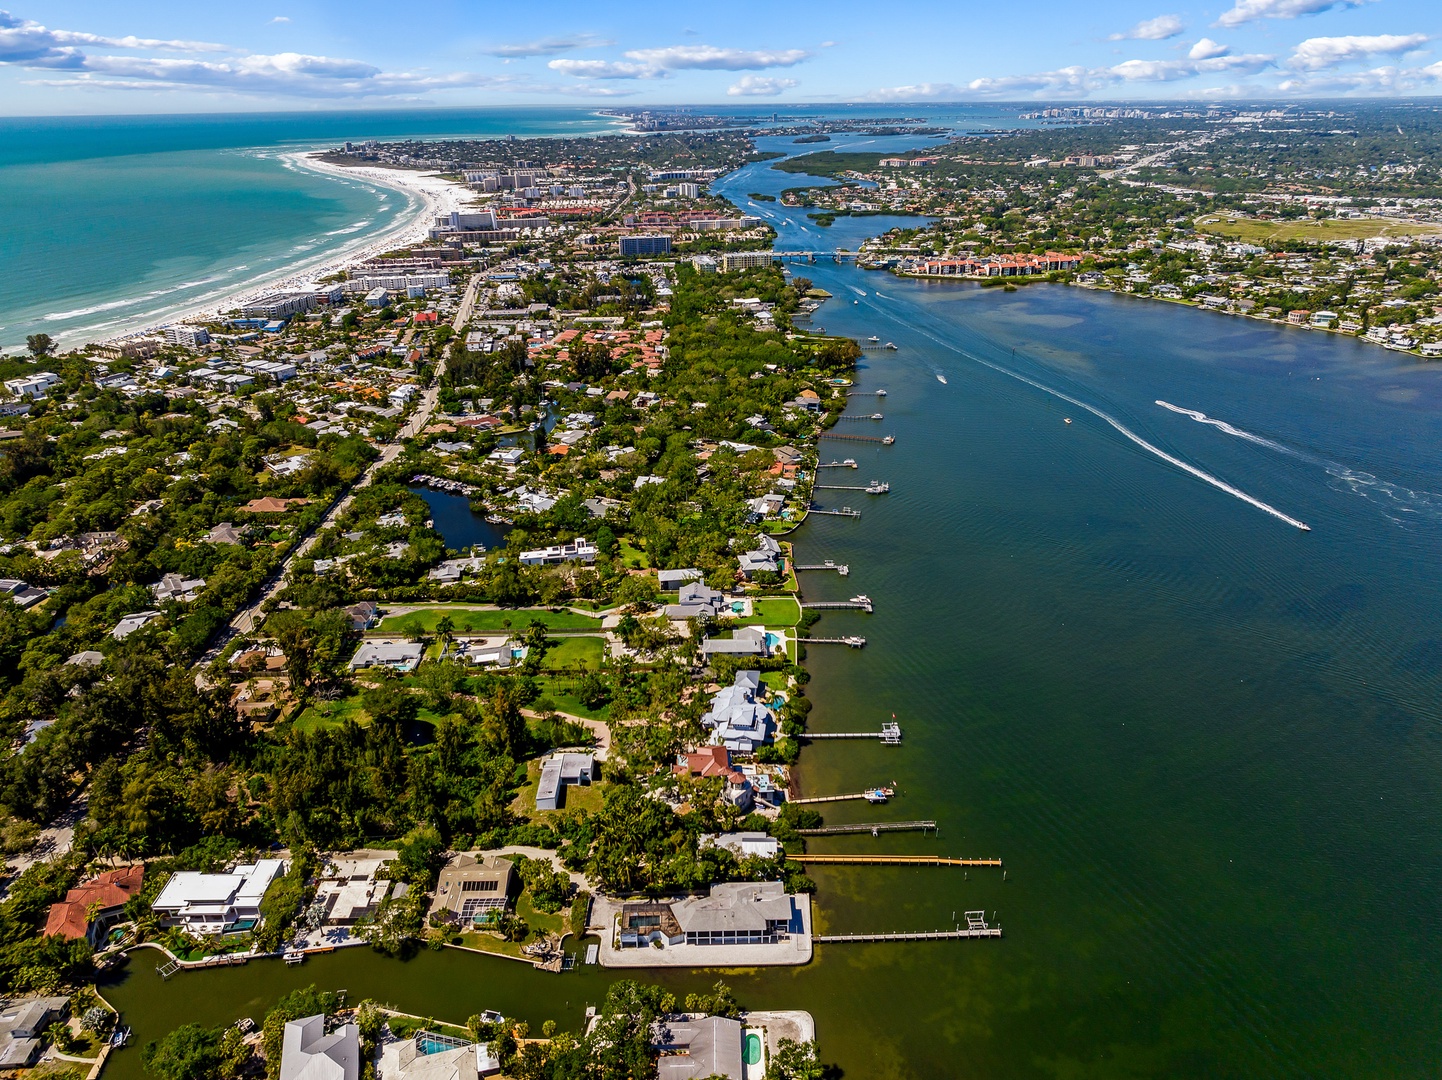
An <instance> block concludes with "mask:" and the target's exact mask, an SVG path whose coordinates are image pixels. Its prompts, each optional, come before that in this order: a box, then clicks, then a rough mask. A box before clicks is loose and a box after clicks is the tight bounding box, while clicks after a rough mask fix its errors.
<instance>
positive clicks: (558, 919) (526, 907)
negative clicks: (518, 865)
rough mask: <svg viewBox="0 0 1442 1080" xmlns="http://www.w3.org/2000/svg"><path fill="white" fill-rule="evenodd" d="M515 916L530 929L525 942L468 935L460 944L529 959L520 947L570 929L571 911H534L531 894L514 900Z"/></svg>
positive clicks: (483, 950) (463, 937)
mask: <svg viewBox="0 0 1442 1080" xmlns="http://www.w3.org/2000/svg"><path fill="white" fill-rule="evenodd" d="M515 914H516V915H517V916H518V917H519V918H521V919H522V920H524V922H525V924H526V925H527V926H529V927H530V928H531V933H530V934H528V935H527V937H526V941H502V940H501V939H500V938H498V937H496V936H495V935H493V934H484V933H469V934H462V935H461V943H462V944H464V945H465V946H466V947H467V948H471V949H480V950H481V951H482V952H488V953H496V954H498V955H500V956H516V957H522V958H525V959H529V958H528V957H525V954H523V953H522V952H521V946H522V945H524V944H526V943H527V942H530V941H535V940H536V939H537V938H539V937H541V936H543V935H544V934H545V933H548V932H549V933H553V934H564V933H565V932H566V931H567V930H569V929H570V914H571V909H570V908H569V907H567V906H563V907H562V908H561V910H560V911H558V912H556V913H555V914H554V915H547V914H545V913H544V912H540V911H537V910H536V906H535V905H534V904H533V903H531V894H530V893H528V892H523V893H521V895H520V896H519V897H518V898H517V899H516V909H515Z"/></svg>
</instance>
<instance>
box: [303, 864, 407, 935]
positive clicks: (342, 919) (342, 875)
mask: <svg viewBox="0 0 1442 1080" xmlns="http://www.w3.org/2000/svg"><path fill="white" fill-rule="evenodd" d="M395 857H396V852H394V851H357V852H342V853H337V854H334V855H329V856H327V857H326V858H325V860H324V865H322V866H321V869H320V872H319V873H318V874H317V875H316V876H317V877H318V878H319V880H320V884H319V886H318V887H317V889H316V894H315V904H316V905H321V906H323V907H324V909H325V917H324V921H325V923H326V924H327V925H330V926H354V925H355V924H356V923H358V922H360V921H361V920H362V919H366V918H370V917H371V916H373V915H374V914H375V913H376V911H377V910H379V908H380V906H381V903H382V902H383V901H384V900H385V898H386V895H387V894H388V893H389V892H390V888H391V883H390V881H389V880H387V879H386V878H383V877H381V876H380V869H381V867H382V866H384V865H385V864H386V863H388V862H390V861H391V860H393V859H394V858H395Z"/></svg>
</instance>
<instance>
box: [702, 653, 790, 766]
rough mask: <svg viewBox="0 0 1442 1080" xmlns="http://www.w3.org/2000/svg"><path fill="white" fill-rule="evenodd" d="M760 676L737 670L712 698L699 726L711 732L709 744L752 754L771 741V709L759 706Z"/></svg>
mask: <svg viewBox="0 0 1442 1080" xmlns="http://www.w3.org/2000/svg"><path fill="white" fill-rule="evenodd" d="M761 687H762V682H761V673H760V672H759V671H738V672H737V673H736V680H735V682H734V683H732V685H730V686H727V687H724V688H723V689H721V690H720V691H718V692H717V694H716V696H715V697H714V698H712V699H711V708H710V710H709V711H708V712H707V713H706V715H704V716H702V717H701V724H702V726H704V727H707V728H710V729H711V742H712V743H713V744H714V745H716V746H724V747H726V749H727V750H730V751H732V752H733V753H742V754H752V753H755V752H756V750H757V748H758V747H760V746H762V745H763V744H765V743H767V742H769V741H770V740H771V734H772V731H773V730H774V727H775V723H774V720H773V718H772V715H771V710H770V709H768V708H766V706H764V705H762V704H761V698H762V696H763V691H762V689H761Z"/></svg>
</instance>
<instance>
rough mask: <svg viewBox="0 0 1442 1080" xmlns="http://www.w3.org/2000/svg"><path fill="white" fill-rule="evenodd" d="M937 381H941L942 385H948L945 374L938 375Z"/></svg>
mask: <svg viewBox="0 0 1442 1080" xmlns="http://www.w3.org/2000/svg"><path fill="white" fill-rule="evenodd" d="M936 381H937V382H939V383H941V385H942V386H945V385H946V376H945V375H938V376H937V377H936Z"/></svg>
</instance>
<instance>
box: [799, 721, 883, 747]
mask: <svg viewBox="0 0 1442 1080" xmlns="http://www.w3.org/2000/svg"><path fill="white" fill-rule="evenodd" d="M799 737H800V738H803V739H880V740H881V741H882V742H884V743H885V744H886V745H887V746H900V745H901V725H900V724H894V723H887V724H882V725H881V730H880V731H830V732H816V733H815V734H813V733H811V732H806V733H805V734H804V735H801V736H799Z"/></svg>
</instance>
